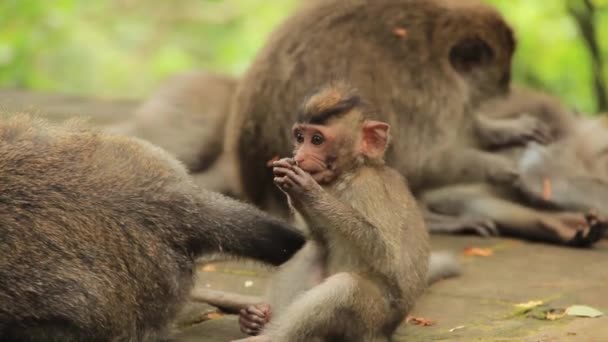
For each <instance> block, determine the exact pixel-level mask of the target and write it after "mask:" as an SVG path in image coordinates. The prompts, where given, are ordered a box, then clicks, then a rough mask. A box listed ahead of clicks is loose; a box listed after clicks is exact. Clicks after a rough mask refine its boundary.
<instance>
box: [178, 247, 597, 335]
mask: <svg viewBox="0 0 608 342" xmlns="http://www.w3.org/2000/svg"><path fill="white" fill-rule="evenodd" d="M432 242H433V249H436V250H440V249H443V250H452V251H454V252H455V253H457V255H459V258H460V260H461V262H462V264H463V274H462V275H461V276H460V277H458V278H452V279H445V280H442V281H440V282H439V283H436V284H434V285H433V286H431V287H430V288H429V290H428V291H427V292H426V294H424V295H423V296H422V297H421V298H420V300H419V301H418V303H417V304H416V307H415V309H414V311H413V312H412V313H411V315H412V316H414V317H421V318H425V319H428V320H431V321H434V322H435V324H434V325H431V326H418V325H412V324H407V323H404V324H402V326H401V327H400V328H399V330H398V331H397V334H396V336H395V341H530V342H532V341H598V342H599V341H608V316H602V317H599V318H586V317H571V316H565V317H563V318H561V319H557V320H554V321H550V320H546V319H538V318H535V317H534V316H533V315H532V314H534V313H537V312H538V313H541V312H543V311H545V310H546V309H549V308H551V309H560V308H566V307H568V306H570V305H588V306H591V307H593V308H596V309H598V310H600V311H602V312H604V313H607V314H608V287H607V284H608V270H607V269H606V268H607V265H608V240H604V241H602V242H601V243H600V244H599V245H597V246H596V247H594V248H593V249H587V250H583V249H573V248H564V247H557V246H549V245H544V244H537V243H530V242H524V241H519V240H514V239H507V238H478V237H472V236H433V237H432ZM466 247H480V248H489V249H490V250H491V251H492V252H493V254H492V255H490V256H485V257H483V256H465V255H464V253H463V251H464V249H465V248H466ZM214 266H215V268H214V269H209V268H208V269H206V270H203V268H202V267H201V268H199V271H198V272H197V273H198V279H197V285H196V286H197V287H208V288H211V289H221V290H228V291H232V292H238V293H242V294H259V293H261V291H262V290H263V288H264V284H265V283H266V279H267V275H268V270H264V269H261V268H259V267H257V268H256V267H254V266H253V265H251V264H244V263H240V264H239V263H234V262H231V263H221V264H215V265H214ZM530 301H542V302H543V303H544V304H543V305H542V306H539V307H537V308H536V309H535V310H533V311H530V312H529V313H526V312H524V310H522V309H520V308H519V307H517V306H516V304H519V303H528V302H530ZM214 312H216V310H215V309H214V308H212V307H209V306H207V305H204V304H197V303H190V304H188V305H187V306H186V309H185V310H184V312H182V314H181V315H180V317H179V318H178V323H177V324H178V325H179V326H180V328H181V329H180V330H181V331H180V332H179V333H178V334H177V335H176V338H177V341H183V342H194V341H230V340H231V339H235V338H239V337H243V335H241V333H240V332H239V331H238V323H237V320H236V318H237V317H236V316H235V315H223V316H222V315H217V314H209V313H214Z"/></svg>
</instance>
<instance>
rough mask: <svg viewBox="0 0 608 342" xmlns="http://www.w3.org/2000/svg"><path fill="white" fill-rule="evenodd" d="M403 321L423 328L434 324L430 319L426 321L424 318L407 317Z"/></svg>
mask: <svg viewBox="0 0 608 342" xmlns="http://www.w3.org/2000/svg"><path fill="white" fill-rule="evenodd" d="M405 321H406V322H407V323H409V324H413V325H421V326H423V327H428V326H431V325H433V324H435V322H434V321H431V320H430V319H426V318H424V317H414V316H407V317H406V318H405Z"/></svg>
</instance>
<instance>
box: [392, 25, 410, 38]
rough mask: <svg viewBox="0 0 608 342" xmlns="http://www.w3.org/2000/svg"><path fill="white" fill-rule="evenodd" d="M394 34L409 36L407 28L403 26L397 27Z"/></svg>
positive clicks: (403, 36) (401, 36)
mask: <svg viewBox="0 0 608 342" xmlns="http://www.w3.org/2000/svg"><path fill="white" fill-rule="evenodd" d="M393 34H394V35H395V36H397V37H399V38H405V37H406V36H407V30H406V29H405V28H403V27H395V28H394V29H393Z"/></svg>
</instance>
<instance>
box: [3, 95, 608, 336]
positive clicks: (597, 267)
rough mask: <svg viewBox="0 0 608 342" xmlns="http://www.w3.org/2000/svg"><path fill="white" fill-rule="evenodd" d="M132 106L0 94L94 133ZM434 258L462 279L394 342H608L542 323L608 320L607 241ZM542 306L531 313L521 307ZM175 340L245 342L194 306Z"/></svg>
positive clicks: (204, 276) (7, 105)
mask: <svg viewBox="0 0 608 342" xmlns="http://www.w3.org/2000/svg"><path fill="white" fill-rule="evenodd" d="M134 105H135V102H133V101H110V100H103V99H97V100H91V99H83V98H79V97H71V96H58V95H54V94H40V93H29V92H22V91H15V90H3V91H0V108H2V109H3V110H9V111H15V110H23V109H27V110H34V111H37V112H38V113H40V114H41V115H48V116H50V117H52V118H54V119H63V118H67V117H70V116H75V115H84V116H91V117H92V118H93V122H94V123H96V124H100V125H103V124H108V123H111V122H116V120H119V119H121V118H124V117H126V116H128V115H129V113H130V111H131V110H132V109H133V106H134ZM432 242H433V249H436V250H440V249H447V250H452V251H454V252H455V253H457V255H459V257H460V259H461V261H462V264H463V274H462V276H460V277H458V278H453V279H447V280H443V281H441V282H439V283H437V284H435V285H433V286H432V287H430V288H429V290H428V291H427V292H426V293H425V294H424V295H423V296H422V297H421V298H420V300H419V301H418V302H417V305H416V308H415V309H414V312H412V313H411V314H412V315H413V316H415V317H420V318H425V319H427V320H431V321H433V322H434V324H433V325H431V326H417V325H412V324H408V323H404V324H403V325H402V326H401V327H400V329H399V330H398V331H397V334H396V336H395V341H406V340H407V341H531V342H532V341H598V342H600V341H608V316H602V317H599V318H584V317H571V316H566V317H563V318H560V319H557V320H554V321H550V320H545V319H538V318H534V315H532V313H537V315H540V313H542V312H543V311H544V310H546V309H549V308H553V309H559V308H566V307H568V306H570V305H577V304H580V305H588V306H591V307H593V308H596V309H598V310H600V311H602V312H604V313H606V314H608V240H604V241H602V242H601V243H600V244H598V245H597V246H596V247H594V248H593V249H586V250H583V249H573V248H564V247H557V246H550V245H543V244H536V243H530V242H524V241H519V240H513V239H506V238H487V239H486V238H478V237H472V236H458V237H453V236H433V238H432ZM466 247H481V248H489V249H490V250H491V251H492V252H493V254H492V255H490V256H485V257H484V256H465V255H464V254H463V251H464V249H465V248H466ZM269 272H270V270H268V269H264V268H261V267H259V266H257V267H256V266H255V265H253V264H251V263H236V262H230V263H220V264H215V265H214V267H213V268H209V267H207V268H205V269H203V268H202V267H200V268H199V270H198V271H197V283H196V286H197V287H209V288H212V289H222V290H228V291H234V292H238V293H243V294H259V293H260V292H261V291H262V289H263V288H264V284H265V283H266V281H267V276H268V274H269ZM530 301H542V302H543V303H544V304H543V306H540V307H537V308H536V309H534V310H533V311H531V312H529V313H526V312H524V310H522V309H520V308H518V307H517V306H516V304H518V303H527V302H530ZM175 332H176V333H175V338H176V340H177V341H182V342H190V341H192V342H194V341H210V342H213V341H230V340H231V339H235V338H240V337H243V335H241V334H240V333H239V331H238V325H237V321H236V316H234V315H223V314H217V313H216V310H215V309H214V308H212V307H209V306H207V305H204V304H200V303H187V304H186V306H185V308H184V310H183V311H182V312H181V313H180V315H179V317H178V318H177V319H176V322H175Z"/></svg>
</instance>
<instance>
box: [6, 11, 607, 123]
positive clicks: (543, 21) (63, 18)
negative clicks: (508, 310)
mask: <svg viewBox="0 0 608 342" xmlns="http://www.w3.org/2000/svg"><path fill="white" fill-rule="evenodd" d="M302 1H306V0H215V1H213V0H173V1H158V0H157V1H152V0H105V1H95V0H55V1H45V0H2V1H0V23H1V25H0V87H20V88H26V89H37V90H48V91H56V92H64V93H74V94H86V95H98V96H120V97H141V96H145V94H147V93H148V92H150V91H151V90H152V89H154V88H155V87H156V86H157V85H158V84H159V82H160V81H161V80H163V79H165V78H166V77H167V76H169V75H171V74H174V73H176V72H179V71H184V70H190V69H208V70H217V71H222V72H227V73H230V74H233V75H239V74H241V73H242V72H243V71H244V70H245V69H246V68H247V66H248V65H249V63H250V62H251V60H252V58H253V57H254V56H255V54H256V52H257V51H258V49H259V48H260V47H261V46H262V45H263V43H264V41H265V39H266V38H267V35H268V33H269V32H270V31H271V30H272V29H273V28H274V27H275V26H276V25H277V24H279V23H280V22H281V21H282V20H283V19H285V17H286V16H287V15H289V14H290V13H291V12H292V11H293V10H294V9H295V8H296V6H297V5H298V4H299V3H301V2H302ZM487 1H488V2H490V3H492V4H494V5H495V6H496V7H497V8H499V10H500V11H501V12H502V13H503V14H504V15H505V17H506V18H507V20H508V21H509V22H510V23H511V24H512V25H513V26H514V28H515V31H516V34H517V38H518V50H517V54H516V58H515V63H514V78H515V80H516V81H518V82H520V83H525V84H529V85H532V86H535V87H538V88H542V89H546V90H549V91H551V92H553V93H556V94H558V95H560V96H562V97H563V98H564V100H565V101H566V102H567V103H569V104H570V105H572V106H575V107H576V108H578V109H580V110H583V111H591V112H592V111H595V109H596V107H595V98H594V93H593V80H592V71H591V63H590V61H591V59H590V58H591V57H590V53H589V50H588V48H587V46H586V45H585V42H584V41H583V40H582V39H581V36H580V33H579V30H578V27H577V25H576V22H575V21H574V20H573V18H572V17H571V16H570V15H569V13H568V11H567V6H566V1H569V0H551V1H530V0H487ZM593 2H594V3H595V5H596V6H597V7H598V12H597V17H596V25H597V27H596V34H597V36H598V42H599V43H600V47H601V51H602V58H603V60H604V62H605V63H608V0H594V1H593ZM605 71H606V70H605ZM603 76H604V79H608V75H603Z"/></svg>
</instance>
